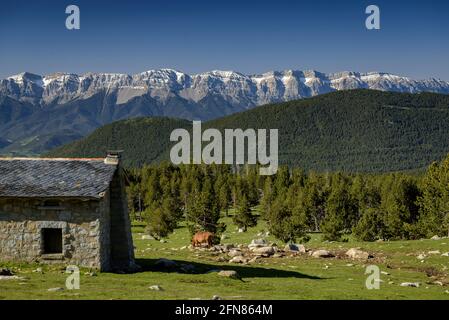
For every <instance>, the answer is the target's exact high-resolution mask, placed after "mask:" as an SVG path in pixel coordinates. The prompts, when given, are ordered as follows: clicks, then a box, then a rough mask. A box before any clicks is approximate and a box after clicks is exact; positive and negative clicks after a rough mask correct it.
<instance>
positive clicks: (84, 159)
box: [0, 157, 105, 161]
mask: <svg viewBox="0 0 449 320" xmlns="http://www.w3.org/2000/svg"><path fill="white" fill-rule="evenodd" d="M104 159H105V158H36V157H30V158H28V157H0V161H12V160H31V161H104Z"/></svg>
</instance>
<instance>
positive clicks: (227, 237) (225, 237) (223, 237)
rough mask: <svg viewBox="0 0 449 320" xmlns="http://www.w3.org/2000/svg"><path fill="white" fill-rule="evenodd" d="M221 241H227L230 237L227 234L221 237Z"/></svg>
mask: <svg viewBox="0 0 449 320" xmlns="http://www.w3.org/2000/svg"><path fill="white" fill-rule="evenodd" d="M220 239H221V240H226V239H229V236H228V235H226V234H222V235H221V237H220Z"/></svg>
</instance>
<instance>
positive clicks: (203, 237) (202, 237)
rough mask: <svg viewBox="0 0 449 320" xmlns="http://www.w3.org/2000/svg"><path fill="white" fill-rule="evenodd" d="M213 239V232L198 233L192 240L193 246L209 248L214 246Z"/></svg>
mask: <svg viewBox="0 0 449 320" xmlns="http://www.w3.org/2000/svg"><path fill="white" fill-rule="evenodd" d="M213 239H214V234H213V233H212V232H207V231H205V232H197V233H195V235H194V236H193V238H192V245H193V246H194V247H197V246H202V245H203V244H207V247H208V248H209V247H211V246H212V242H213Z"/></svg>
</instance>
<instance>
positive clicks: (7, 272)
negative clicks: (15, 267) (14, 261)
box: [0, 269, 14, 276]
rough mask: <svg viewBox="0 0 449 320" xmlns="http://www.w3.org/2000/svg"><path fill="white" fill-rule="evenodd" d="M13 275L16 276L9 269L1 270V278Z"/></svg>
mask: <svg viewBox="0 0 449 320" xmlns="http://www.w3.org/2000/svg"><path fill="white" fill-rule="evenodd" d="M13 275H14V274H13V273H12V271H11V270H9V269H0V276H13Z"/></svg>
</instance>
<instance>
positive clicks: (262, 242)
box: [248, 239, 268, 249]
mask: <svg viewBox="0 0 449 320" xmlns="http://www.w3.org/2000/svg"><path fill="white" fill-rule="evenodd" d="M267 245H268V243H267V241H266V240H265V239H255V240H253V241H251V243H250V244H249V245H248V248H250V249H251V248H260V247H266V246H267Z"/></svg>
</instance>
